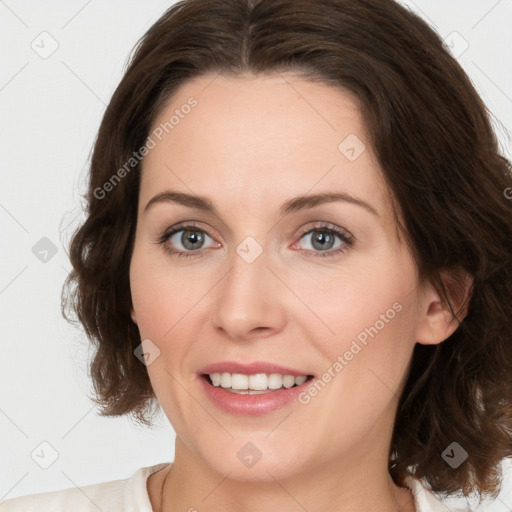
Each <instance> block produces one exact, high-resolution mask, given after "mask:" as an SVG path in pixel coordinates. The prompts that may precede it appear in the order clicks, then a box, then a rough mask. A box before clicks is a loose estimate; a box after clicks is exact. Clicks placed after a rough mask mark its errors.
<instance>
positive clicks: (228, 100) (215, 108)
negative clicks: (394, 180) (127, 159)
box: [130, 74, 433, 480]
mask: <svg viewBox="0 0 512 512" xmlns="http://www.w3.org/2000/svg"><path fill="white" fill-rule="evenodd" d="M285 78H286V79H285ZM191 98H192V99H191ZM172 116H174V117H172ZM165 123H167V125H165ZM152 131H153V135H151V134H150V135H151V137H152V140H153V142H151V143H150V144H148V146H151V147H152V149H150V151H149V153H148V154H147V156H146V157H145V160H144V165H143V171H142V178H141V188H140V197H139V209H138V220H137V231H136V238H135V246H134V251H133V257H132V261H131V267H130V283H131V292H132V299H133V310H132V318H133V320H134V321H135V322H136V323H137V325H138V328H139V330H140V335H141V340H150V341H149V342H148V341H145V342H144V343H145V345H144V348H145V351H146V352H148V353H149V358H148V366H147V370H148V372H149V377H150V380H151V384H152V386H153V389H154V391H155V394H156V396H157V398H158V400H159V402H160V404H161V406H162V408H163V410H164V412H165V414H166V415H167V417H168V418H169V420H170V422H171V424H172V425H173V427H174V429H175V431H176V434H177V437H178V444H177V452H176V457H177V458H178V457H182V456H183V457H189V459H190V460H194V461H195V464H203V465H206V466H208V467H209V468H210V469H211V470H214V471H215V472H218V473H220V474H222V475H227V474H228V473H230V474H231V477H232V478H234V479H252V480H270V479H271V478H277V479H278V480H279V479H280V478H284V477H286V476H291V475H293V474H297V473H300V472H306V471H308V472H309V471H311V469H314V468H315V467H316V468H322V471H323V470H325V469H326V468H329V467H334V465H335V464H336V463H338V464H339V461H340V460H345V461H346V462H347V464H349V465H348V466H346V467H351V466H350V464H360V463H361V461H375V460H377V459H378V460H379V461H382V463H383V464H384V461H385V462H387V457H388V449H389V442H390V436H391V431H392V426H393V423H394V416H395V412H396V406H397V403H398V395H399V393H400V391H401V387H402V385H403V383H404V378H405V376H406V371H407V369H408V365H409V361H410V358H411V355H412V350H413V347H414V344H415V342H416V341H417V340H418V339H422V338H424V339H425V338H428V332H429V330H428V325H427V324H428V322H427V321H426V312H427V310H428V307H429V303H430V301H431V300H432V297H433V295H432V291H431V290H430V288H428V290H427V288H423V287H420V286H419V284H418V276H417V270H416V267H415V265H414V263H413V260H412V257H411V254H410V253H409V251H408V250H407V248H406V246H405V245H404V243H403V242H402V241H400V240H399V239H398V236H397V229H396V226H395V224H394V222H393V217H392V213H391V210H390V204H389V202H388V197H387V189H386V187H385V185H384V183H383V181H382V179H381V178H380V177H379V168H378V164H377V161H376V158H375V156H374V154H373V152H372V148H371V147H370V144H369V141H368V136H367V133H366V132H365V129H364V128H363V124H362V120H361V117H360V115H359V112H358V110H357V108H356V105H355V103H354V102H353V101H352V100H351V98H350V96H349V95H348V94H345V93H343V92H340V91H339V90H337V89H334V88H331V87H328V86H326V85H321V84H319V83H313V82H309V81H305V80H303V79H299V78H297V77H296V76H295V77H294V76H293V75H291V74H288V75H271V76H267V77H262V76H258V77H256V78H254V77H253V78H247V77H243V78H242V77H239V78H232V77H226V76H222V75H220V76H217V77H215V76H214V75H208V76H203V77H201V78H200V79H196V80H194V81H192V82H189V83H187V84H185V85H184V86H182V88H181V89H179V91H178V92H177V94H176V95H175V96H174V97H173V99H172V101H171V102H170V103H169V105H168V106H166V108H164V109H163V110H162V111H161V112H160V114H159V116H158V118H157V119H156V120H155V123H154V126H153V128H152ZM155 134H158V135H155ZM153 146H154V147H153ZM164 192H168V193H169V194H168V195H167V196H160V200H157V199H155V198H158V196H159V194H162V193H164ZM171 192H172V193H176V194H178V193H179V194H182V196H180V197H181V198H182V199H183V198H185V196H189V195H190V196H193V197H201V198H203V199H204V200H205V201H207V202H208V204H210V205H211V206H212V208H211V209H206V208H204V207H199V203H198V202H197V201H193V200H192V199H186V198H185V199H183V200H181V201H178V200H172V196H171V195H170V193H171ZM322 194H325V195H326V196H325V197H327V195H330V194H338V199H336V198H331V199H330V200H322V198H321V195H322ZM318 195H320V197H317V196H318ZM311 196H315V199H308V198H309V197H311ZM166 197H167V199H166ZM174 198H175V199H176V198H178V196H176V195H175V196H174ZM293 198H296V199H293ZM292 199H293V201H292ZM152 200H153V201H152ZM150 202H151V204H150V205H148V203H150ZM201 204H203V203H201ZM284 205H288V208H285V206H284ZM190 224H193V227H190ZM172 229H176V230H177V232H176V233H175V234H172V235H170V231H171V230H172ZM180 230H181V231H180ZM329 230H331V231H329ZM332 230H334V231H332ZM336 230H337V231H338V233H337V232H336ZM166 235H168V236H166ZM159 242H162V243H159ZM170 251H176V252H175V253H171V252H170ZM187 255H188V257H186V256H187ZM212 365H213V366H212ZM251 365H252V366H251ZM272 365H277V366H278V367H279V368H276V367H273V366H272ZM208 367H210V368H208ZM210 372H211V373H220V374H221V375H220V376H219V377H214V378H215V379H220V380H221V381H222V384H223V385H225V386H229V383H230V377H229V376H228V375H227V374H238V375H235V376H234V378H233V379H232V382H231V384H232V385H233V386H234V387H236V388H237V389H242V388H244V387H245V386H247V385H250V386H252V387H253V388H258V387H259V386H261V387H267V386H268V385H269V383H270V386H271V387H279V386H281V385H282V384H284V385H285V386H286V385H290V383H291V382H295V380H293V379H291V378H290V377H285V378H284V381H282V380H280V377H279V376H276V375H274V376H272V377H270V379H268V380H267V379H266V378H265V377H263V376H262V375H258V376H256V377H250V378H249V377H244V376H247V375H254V374H284V375H286V374H290V375H292V376H301V375H303V376H314V378H313V379H309V380H307V381H306V382H304V383H303V384H301V385H300V386H298V387H296V388H295V387H293V388H289V389H288V388H286V387H284V388H282V389H280V390H279V389H278V390H275V389H274V390H267V392H263V393H262V392H261V391H263V390H260V391H258V392H256V393H248V392H247V390H245V392H239V393H236V392H232V391H227V390H225V389H223V388H222V385H221V386H217V387H216V386H213V385H212V384H211V383H210V381H209V379H208V381H207V377H205V376H204V374H206V373H210ZM223 373H226V375H224V376H222V374H223ZM290 379H291V380H290ZM301 380H303V379H300V378H299V379H297V382H299V383H300V382H301ZM217 383H218V380H217ZM340 458H342V459H340ZM352 467H354V466H353V465H352ZM384 467H385V466H384ZM270 475H272V476H270Z"/></svg>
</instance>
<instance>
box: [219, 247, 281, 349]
mask: <svg viewBox="0 0 512 512" xmlns="http://www.w3.org/2000/svg"><path fill="white" fill-rule="evenodd" d="M240 245H241V246H242V247H240V246H239V247H238V251H239V252H237V251H233V253H232V254H231V255H230V260H229V270H228V271H227V273H226V275H225V276H224V278H222V279H221V281H220V282H219V283H218V285H217V286H216V287H215V290H216V291H215V293H214V294H213V304H214V306H213V308H212V314H211V321H212V324H213V325H214V327H215V328H216V329H220V330H222V331H224V334H225V335H227V336H228V337H229V338H232V339H234V340H239V341H241V340H250V339H252V338H261V337H269V336H271V335H272V334H275V333H276V332H279V331H281V330H282V329H283V328H284V325H285V322H286V314H285V310H286V306H285V300H286V298H287V297H288V295H287V294H286V291H287V290H286V286H285V285H284V284H283V281H282V280H281V279H279V277H278V275H277V272H276V271H275V270H274V269H273V268H272V267H276V265H273V264H272V262H271V261H270V258H269V257H268V254H267V253H266V251H265V250H263V252H261V254H259V255H258V256H257V257H256V259H254V261H251V259H252V257H254V256H255V254H254V251H257V252H259V251H261V249H258V248H257V246H255V245H253V246H251V245H250V244H249V245H248V246H247V245H245V246H244V245H243V244H240ZM260 247H261V246H260ZM247 248H248V250H246V251H244V249H247ZM251 251H253V254H252V255H251ZM290 295H291V294H290Z"/></svg>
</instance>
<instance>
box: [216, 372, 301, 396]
mask: <svg viewBox="0 0 512 512" xmlns="http://www.w3.org/2000/svg"><path fill="white" fill-rule="evenodd" d="M209 376H210V380H211V382H212V384H213V385H214V386H220V387H222V388H224V389H228V390H230V391H233V392H236V391H237V390H242V391H243V390H250V391H260V392H261V391H263V392H265V391H268V390H272V389H281V388H282V387H285V388H291V387H292V386H293V385H294V384H296V385H297V386H300V385H301V384H303V383H304V382H305V381H306V379H307V376H305V375H301V376H300V377H294V376H293V375H281V374H280V373H270V374H266V373H256V374H253V375H244V374H242V373H228V372H223V373H219V372H218V373H210V374H209ZM246 392H249V391H246Z"/></svg>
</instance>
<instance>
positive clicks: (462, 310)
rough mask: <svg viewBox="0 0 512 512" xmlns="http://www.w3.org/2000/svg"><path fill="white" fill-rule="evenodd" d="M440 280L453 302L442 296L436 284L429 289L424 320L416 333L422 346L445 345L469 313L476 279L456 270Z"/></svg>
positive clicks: (444, 273)
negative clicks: (445, 341)
mask: <svg viewBox="0 0 512 512" xmlns="http://www.w3.org/2000/svg"><path fill="white" fill-rule="evenodd" d="M439 279H440V281H441V282H442V283H443V285H444V288H445V290H446V294H447V296H448V297H447V299H448V301H449V302H447V299H446V298H445V297H442V296H441V295H440V294H439V293H438V291H437V290H436V288H435V287H434V285H433V284H429V285H427V286H426V287H425V293H424V300H423V301H422V305H421V308H422V310H421V311H420V314H421V318H420V322H419V324H418V328H417V332H416V340H417V342H418V343H421V344H422V345H437V344H439V343H441V342H443V341H444V340H445V339H447V338H448V337H450V336H451V335H452V334H453V333H454V332H455V330H456V329H457V327H458V326H459V325H460V323H461V322H462V320H464V318H465V317H466V315H467V313H468V307H469V301H470V299H471V294H472V286H473V278H472V277H471V276H470V275H469V274H468V273H467V272H465V271H462V270H454V271H449V272H448V271H445V272H441V273H440V275H439ZM450 305H451V308H450ZM452 309H453V313H455V317H454V316H453V314H452Z"/></svg>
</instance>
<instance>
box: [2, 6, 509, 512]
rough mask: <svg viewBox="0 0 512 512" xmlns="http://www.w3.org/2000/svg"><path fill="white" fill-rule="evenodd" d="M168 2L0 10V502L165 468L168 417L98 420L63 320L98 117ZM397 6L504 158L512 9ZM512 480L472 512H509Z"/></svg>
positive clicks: (76, 338)
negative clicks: (152, 421)
mask: <svg viewBox="0 0 512 512" xmlns="http://www.w3.org/2000/svg"><path fill="white" fill-rule="evenodd" d="M172 3H173V2H169V1H167V2H166V1H159V0H151V1H148V0H145V1H142V0H139V1H126V0H125V1H122V0H111V1H109V2H99V1H98V0H89V1H87V0H73V1H67V2H63V1H60V2H58V1H46V2H44V3H43V2H41V3H39V2H29V1H20V0H5V1H2V0H0V52H1V60H0V62H1V65H0V149H1V152H0V159H1V161H0V173H1V182H0V183H1V187H0V228H1V234H2V243H1V245H0V258H1V259H0V315H1V323H0V329H1V331H0V336H1V343H2V356H1V358H0V501H2V500H3V499H7V498H14V497H16V496H20V495H24V494H31V493H35V492H45V491H52V490H58V489H63V488H67V487H72V486H75V485H76V486H84V485H88V484H92V483H97V482H101V481H108V480H116V479H122V478H123V479H124V478H128V477H129V476H131V474H132V473H133V472H134V471H135V470H136V469H137V468H139V467H141V466H147V465H152V464H157V463H159V462H166V461H167V462H170V461H172V459H173V455H174V432H173V430H172V428H171V426H170V425H169V424H168V421H167V419H166V418H165V416H164V415H163V414H162V415H161V420H160V421H159V422H158V424H157V426H156V427H155V428H153V429H152V430H148V429H143V428H141V427H136V426H135V425H134V424H132V423H131V422H130V421H129V420H127V419H126V418H117V419H114V418H102V417H100V416H98V415H97V409H96V407H95V406H94V405H93V404H92V402H90V401H89V399H88V398H87V395H88V394H90V393H91V392H92V388H91V384H90V380H89V378H88V375H87V361H88V357H89V355H90V353H89V350H90V349H89V344H88V341H87V339H86V337H85V335H84V334H83V333H82V332H81V331H80V330H78V329H76V328H74V327H72V326H70V325H68V324H67V323H66V321H65V320H64V319H63V318H62V317H61V313H60V292H61V287H62V284H63V282H64V279H65V277H66V275H67V274H68V272H69V270H70V269H71V265H70V262H69V259H68V257H67V255H66V246H67V244H68V241H69V238H70V235H71V233H72V231H73V229H74V228H75V227H76V226H77V224H78V223H80V222H81V221H82V220H83V215H82V214H81V206H82V199H81V195H82V194H84V192H85V183H86V177H87V163H88V156H89V152H90V150H91V147H92V144H93V141H94V137H95V135H96V131H97V129H98V126H99V123H100V119H101V116H102V114H103V111H104V109H105V106H106V104H107V103H108V101H109V98H110V96H111V95H112V93H113V91H114V89H115V87H116V86H117V84H118V82H119V80H120V79H121V76H122V72H123V70H124V66H125V64H126V60H127V57H128V55H129V52H130V51H131V49H132V47H133V46H134V44H135V43H136V42H137V40H138V39H139V38H140V37H141V36H142V35H143V34H144V32H145V31H146V30H147V29H148V28H149V27H150V26H151V24H152V23H153V22H155V21H156V20H157V19H158V17H159V16H160V15H161V14H162V13H163V12H164V10H165V9H167V8H168V7H169V6H170V5H171V4H172ZM404 3H405V4H407V5H408V6H410V7H411V8H412V9H413V10H414V11H416V12H418V13H419V14H420V15H421V16H423V17H424V18H425V19H426V20H427V21H429V23H430V24H431V25H432V26H433V27H434V28H435V29H436V30H437V31H438V32H439V33H440V34H441V35H442V37H443V38H445V37H447V38H448V39H447V41H449V42H450V45H451V46H453V51H454V52H456V53H457V56H458V59H459V61H460V62H461V64H462V65H463V67H464V68H465V70H466V72H467V73H468V74H469V75H470V77H471V79H472V81H473V83H474V84H475V86H476V88H477V90H478V91H479V92H480V94H481V95H482V97H483V99H484V101H485V102H486V103H487V105H488V107H489V109H490V111H491V112H492V113H493V114H494V116H495V117H496V127H497V130H498V133H499V136H500V140H501V142H502V144H503V152H504V153H505V155H506V156H507V157H508V158H510V157H511V149H510V143H509V141H508V135H507V133H506V129H508V130H510V128H511V127H512V66H511V64H512V58H511V56H510V55H511V54H510V49H511V47H512V30H511V26H512V1H511V0H501V1H497V0H471V1H468V0H450V1H449V2H446V1H444V0H415V2H412V1H404ZM45 31H46V32H48V33H49V34H50V35H51V36H48V35H40V34H41V33H42V32H45ZM454 32H456V34H453V33H454ZM42 38H45V39H44V47H45V48H46V49H49V48H51V44H52V40H55V41H56V42H57V43H56V44H58V48H57V49H56V51H55V52H54V53H53V54H52V55H51V56H49V57H48V58H46V59H43V58H41V57H40V56H39V55H38V53H36V51H34V49H33V48H32V47H31V45H34V46H36V45H39V48H41V49H40V50H39V51H43V49H42V46H43V43H42V42H41V40H42ZM466 46H467V49H466ZM36 47H37V46H36ZM464 50H465V51H464ZM462 52H463V53H462ZM511 206H512V203H511ZM43 237H47V238H48V239H49V240H51V242H52V243H53V244H54V245H55V247H56V249H57V253H56V254H55V256H53V257H52V258H49V260H48V261H47V262H46V263H44V262H42V261H40V260H39V259H38V258H37V257H36V256H35V255H34V254H33V252H32V247H33V246H34V245H35V244H36V243H37V242H38V241H39V240H40V239H41V238H43ZM43 441H44V442H47V443H49V444H50V445H51V446H52V447H53V449H55V450H56V452H57V453H58V458H57V460H56V461H55V462H54V463H53V464H52V465H51V466H50V467H49V468H48V469H42V468H41V467H39V465H37V464H36V462H35V461H34V460H33V459H32V457H31V453H32V452H33V451H34V450H36V449H39V453H40V450H41V448H38V447H39V445H40V443H41V442H43ZM44 451H45V453H46V454H47V456H48V454H51V449H49V448H48V447H47V448H46V449H45V450H44ZM511 479H512V477H511V473H510V472H509V473H508V476H507V482H506V484H505V486H504V488H503V491H502V493H501V494H500V496H499V498H498V500H496V502H495V503H494V504H492V505H486V506H483V507H482V508H481V509H478V510H488V511H492V512H504V511H511V510H512V483H511Z"/></svg>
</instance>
